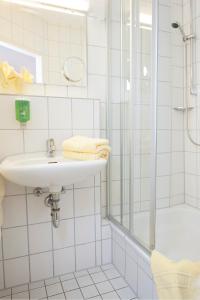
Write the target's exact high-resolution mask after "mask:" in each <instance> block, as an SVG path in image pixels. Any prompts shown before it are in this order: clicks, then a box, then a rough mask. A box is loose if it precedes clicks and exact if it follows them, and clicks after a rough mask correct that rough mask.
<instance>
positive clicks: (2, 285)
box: [0, 261, 4, 289]
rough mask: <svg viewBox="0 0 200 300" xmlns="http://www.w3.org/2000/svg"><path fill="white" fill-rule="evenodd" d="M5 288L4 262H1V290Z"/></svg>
mask: <svg viewBox="0 0 200 300" xmlns="http://www.w3.org/2000/svg"><path fill="white" fill-rule="evenodd" d="M3 288H4V275H3V262H2V261H0V289H3Z"/></svg>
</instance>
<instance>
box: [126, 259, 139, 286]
mask: <svg viewBox="0 0 200 300" xmlns="http://www.w3.org/2000/svg"><path fill="white" fill-rule="evenodd" d="M137 271H138V267H137V263H136V262H135V261H134V260H133V259H131V258H130V257H129V256H128V255H127V256H126V274H125V278H126V281H127V282H128V284H129V285H130V287H131V288H132V289H133V290H134V291H135V292H136V291H137V283H138V280H137Z"/></svg>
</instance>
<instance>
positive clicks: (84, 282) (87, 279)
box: [76, 275, 94, 287]
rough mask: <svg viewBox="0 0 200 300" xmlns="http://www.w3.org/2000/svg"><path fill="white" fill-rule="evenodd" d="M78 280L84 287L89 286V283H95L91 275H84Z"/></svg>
mask: <svg viewBox="0 0 200 300" xmlns="http://www.w3.org/2000/svg"><path fill="white" fill-rule="evenodd" d="M76 280H77V282H78V284H79V286H80V287H84V286H88V285H92V284H94V283H93V281H92V279H91V277H90V276H89V275H87V276H82V277H78V278H77V279H76Z"/></svg>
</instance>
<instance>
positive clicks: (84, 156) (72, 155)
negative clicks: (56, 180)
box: [63, 150, 109, 160]
mask: <svg viewBox="0 0 200 300" xmlns="http://www.w3.org/2000/svg"><path fill="white" fill-rule="evenodd" d="M63 156H64V158H69V159H75V160H96V159H106V160H107V159H108V156H109V151H107V150H102V151H99V152H98V153H96V154H95V153H88V152H75V151H64V152H63Z"/></svg>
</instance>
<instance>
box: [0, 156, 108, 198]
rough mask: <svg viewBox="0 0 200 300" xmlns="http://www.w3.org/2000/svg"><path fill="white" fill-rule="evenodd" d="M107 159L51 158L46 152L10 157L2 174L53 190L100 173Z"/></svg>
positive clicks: (26, 183)
mask: <svg viewBox="0 0 200 300" xmlns="http://www.w3.org/2000/svg"><path fill="white" fill-rule="evenodd" d="M105 165H106V160H103V159H101V160H89V161H79V160H70V159H65V158H63V157H62V155H61V153H60V154H58V155H57V156H55V157H47V156H46V153H34V154H21V155H15V156H8V157H7V158H5V159H4V160H3V161H2V163H1V164H0V173H1V174H2V175H3V177H4V178H5V179H7V180H9V181H11V182H14V183H16V184H19V185H23V186H29V187H41V188H43V187H48V188H49V190H50V192H52V193H53V192H55V193H56V192H59V191H61V188H62V186H66V185H71V184H74V183H77V182H80V181H83V180H84V179H86V178H87V177H89V176H94V175H95V174H97V173H99V172H100V171H101V170H102V169H103V168H104V167H105Z"/></svg>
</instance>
